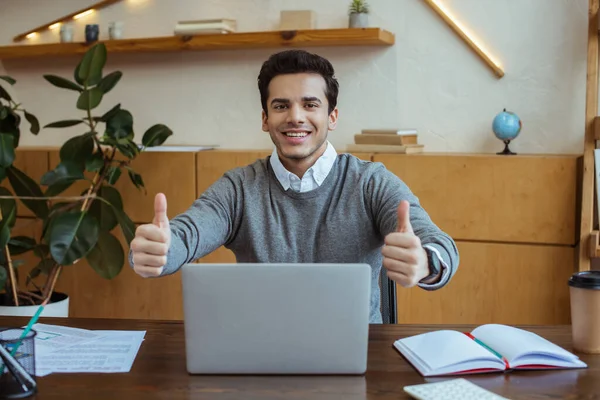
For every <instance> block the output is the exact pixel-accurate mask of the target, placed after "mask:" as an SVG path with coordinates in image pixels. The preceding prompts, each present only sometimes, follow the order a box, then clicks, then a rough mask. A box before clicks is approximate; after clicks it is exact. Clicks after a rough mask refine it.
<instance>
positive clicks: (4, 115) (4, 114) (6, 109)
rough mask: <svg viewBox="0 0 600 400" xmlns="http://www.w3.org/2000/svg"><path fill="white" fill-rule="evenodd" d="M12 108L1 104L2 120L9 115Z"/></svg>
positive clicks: (0, 115) (0, 117) (0, 116)
mask: <svg viewBox="0 0 600 400" xmlns="http://www.w3.org/2000/svg"><path fill="white" fill-rule="evenodd" d="M9 110H10V108H8V107H6V106H3V105H1V104H0V120H2V119H4V118H6V117H8V111H9Z"/></svg>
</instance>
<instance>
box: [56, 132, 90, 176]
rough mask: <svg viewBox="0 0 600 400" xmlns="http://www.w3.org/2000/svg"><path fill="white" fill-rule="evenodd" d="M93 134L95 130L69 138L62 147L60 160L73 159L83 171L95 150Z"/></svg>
mask: <svg viewBox="0 0 600 400" xmlns="http://www.w3.org/2000/svg"><path fill="white" fill-rule="evenodd" d="M93 136H94V132H88V133H85V134H83V135H79V136H74V137H72V138H70V139H69V140H67V141H66V142H65V143H64V144H63V145H62V147H61V148H60V153H59V154H60V160H61V161H72V162H73V163H75V164H76V165H77V166H79V168H80V169H81V171H83V169H84V167H85V162H86V160H87V159H88V158H89V157H91V155H92V153H93V152H94V138H93Z"/></svg>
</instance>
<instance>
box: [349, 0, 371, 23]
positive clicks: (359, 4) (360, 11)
mask: <svg viewBox="0 0 600 400" xmlns="http://www.w3.org/2000/svg"><path fill="white" fill-rule="evenodd" d="M349 14H350V20H349V24H348V26H349V27H350V28H366V27H367V26H369V5H368V4H367V2H366V1H365V0H352V3H350V9H349Z"/></svg>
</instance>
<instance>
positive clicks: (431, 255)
mask: <svg viewBox="0 0 600 400" xmlns="http://www.w3.org/2000/svg"><path fill="white" fill-rule="evenodd" d="M424 249H425V252H426V253H427V261H428V266H429V275H427V276H426V277H425V278H423V279H421V280H420V281H419V282H424V281H427V280H429V279H431V278H434V277H436V276H438V275H439V273H440V271H441V270H442V265H441V263H440V259H439V258H438V255H437V254H436V253H435V252H433V251H432V250H431V249H428V248H427V247H424Z"/></svg>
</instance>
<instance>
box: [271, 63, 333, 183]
mask: <svg viewBox="0 0 600 400" xmlns="http://www.w3.org/2000/svg"><path fill="white" fill-rule="evenodd" d="M325 89H326V85H325V80H324V79H323V77H321V76H320V75H318V74H309V73H300V74H289V75H278V76H276V77H275V78H273V80H271V82H270V84H269V98H268V99H267V110H268V115H267V114H265V112H264V111H263V113H262V129H263V131H265V132H269V135H270V136H271V140H272V141H273V143H274V144H275V147H276V148H277V153H278V155H279V158H280V159H281V162H282V163H283V165H284V166H285V167H286V168H288V169H289V170H290V171H291V172H294V173H296V174H297V175H298V174H300V175H302V174H304V172H306V170H307V169H308V168H310V167H311V166H312V165H313V164H314V163H315V161H317V159H318V158H319V157H320V156H321V155H322V154H323V152H324V151H325V148H326V147H327V146H326V141H327V132H328V131H329V130H333V129H335V125H336V122H337V114H338V111H337V109H335V110H333V111H332V112H331V114H330V113H329V112H328V107H329V104H328V102H327V98H326V97H325Z"/></svg>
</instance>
